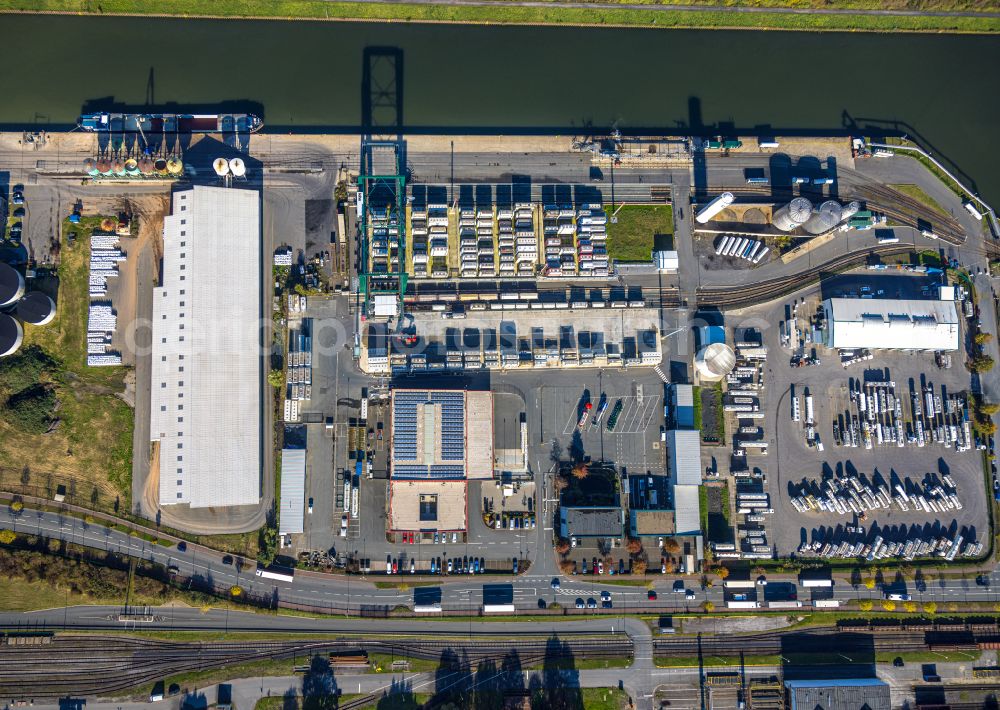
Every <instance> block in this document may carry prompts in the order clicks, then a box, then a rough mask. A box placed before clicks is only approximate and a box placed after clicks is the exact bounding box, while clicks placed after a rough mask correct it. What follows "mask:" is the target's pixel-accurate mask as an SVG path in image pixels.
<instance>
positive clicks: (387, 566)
mask: <svg viewBox="0 0 1000 710" xmlns="http://www.w3.org/2000/svg"><path fill="white" fill-rule="evenodd" d="M385 573H386V574H392V555H388V556H386V558H385Z"/></svg>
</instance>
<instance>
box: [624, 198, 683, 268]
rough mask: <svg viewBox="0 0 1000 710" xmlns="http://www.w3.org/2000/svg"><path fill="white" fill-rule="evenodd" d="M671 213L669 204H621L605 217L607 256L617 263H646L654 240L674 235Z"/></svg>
mask: <svg viewBox="0 0 1000 710" xmlns="http://www.w3.org/2000/svg"><path fill="white" fill-rule="evenodd" d="M673 215H674V211H673V207H671V206H670V205H625V206H623V207H622V208H621V209H619V210H618V213H617V215H616V216H615V217H616V218H617V220H618V222H617V223H616V224H612V223H611V220H612V218H611V215H610V214H609V216H608V256H609V257H610V258H612V259H617V260H618V261H639V262H648V261H650V260H651V259H652V254H653V247H654V246H655V241H656V238H657V237H662V236H669V235H672V234H673V233H674V218H673Z"/></svg>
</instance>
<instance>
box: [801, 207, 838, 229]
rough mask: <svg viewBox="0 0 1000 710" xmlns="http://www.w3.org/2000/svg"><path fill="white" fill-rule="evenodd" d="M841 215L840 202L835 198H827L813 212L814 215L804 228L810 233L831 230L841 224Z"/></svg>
mask: <svg viewBox="0 0 1000 710" xmlns="http://www.w3.org/2000/svg"><path fill="white" fill-rule="evenodd" d="M840 215H841V208H840V203H839V202H836V201H835V200H827V201H826V202H824V203H823V204H821V205H820V206H819V207H818V208H817V209H816V211H815V212H813V214H812V217H810V218H809V219H808V220H807V221H806V223H805V224H803V225H802V228H803V229H804V230H806V231H807V232H809V233H810V234H823V233H824V232H829V231H830V230H831V229H833V228H834V227H836V226H837V225H838V224H840Z"/></svg>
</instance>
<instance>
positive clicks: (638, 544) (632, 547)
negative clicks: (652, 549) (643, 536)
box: [625, 537, 642, 555]
mask: <svg viewBox="0 0 1000 710" xmlns="http://www.w3.org/2000/svg"><path fill="white" fill-rule="evenodd" d="M625 549H627V550H628V551H629V554H632V555H638V554H639V553H640V552H642V541H641V540H639V539H638V538H635V537H632V538H629V541H628V542H627V543H625Z"/></svg>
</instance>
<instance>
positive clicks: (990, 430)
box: [977, 419, 997, 436]
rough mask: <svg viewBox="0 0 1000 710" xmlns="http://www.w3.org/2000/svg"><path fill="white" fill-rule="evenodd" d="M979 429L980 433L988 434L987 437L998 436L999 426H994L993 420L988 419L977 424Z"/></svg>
mask: <svg viewBox="0 0 1000 710" xmlns="http://www.w3.org/2000/svg"><path fill="white" fill-rule="evenodd" d="M977 428H978V429H979V433H980V434H986V435H987V436H989V435H990V434H996V433H997V425H996V424H994V423H993V420H991V419H987V420H986V421H983V422H979V423H978V424H977Z"/></svg>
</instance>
